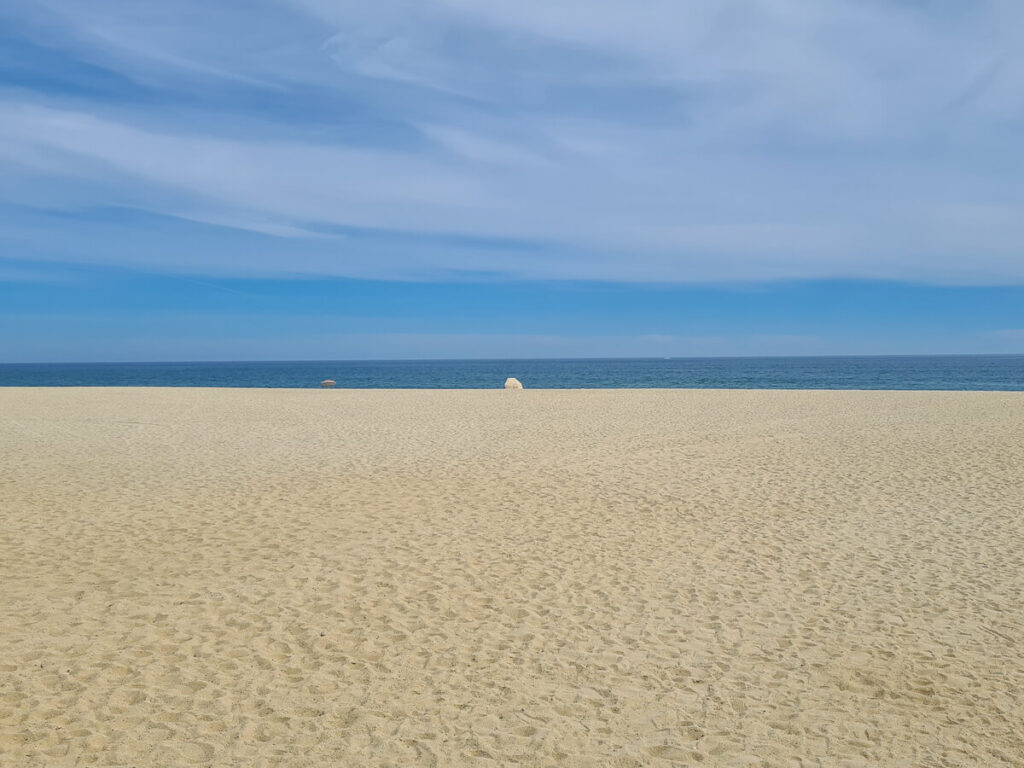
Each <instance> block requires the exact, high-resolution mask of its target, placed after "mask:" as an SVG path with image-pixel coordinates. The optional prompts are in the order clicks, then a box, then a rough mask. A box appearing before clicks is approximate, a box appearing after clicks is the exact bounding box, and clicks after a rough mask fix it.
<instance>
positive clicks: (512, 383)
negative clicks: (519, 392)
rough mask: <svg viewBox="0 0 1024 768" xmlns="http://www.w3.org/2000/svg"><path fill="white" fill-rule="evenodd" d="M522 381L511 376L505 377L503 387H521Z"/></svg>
mask: <svg viewBox="0 0 1024 768" xmlns="http://www.w3.org/2000/svg"><path fill="white" fill-rule="evenodd" d="M522 388H523V383H522V382H521V381H520V380H519V379H513V378H512V377H511V376H510V377H509V378H507V379H505V389H522Z"/></svg>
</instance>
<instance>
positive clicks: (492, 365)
mask: <svg viewBox="0 0 1024 768" xmlns="http://www.w3.org/2000/svg"><path fill="white" fill-rule="evenodd" d="M508 376H515V377H517V378H518V379H519V380H520V381H522V382H523V385H524V386H525V387H526V388H528V389H576V388H579V389H593V388H611V389H622V388H708V389H916V390H920V389H935V390H979V391H980V390H1016V391H1024V355H939V356H924V355H920V356H886V357H715V358H651V359H586V360H582V359H573V360H549V359H545V360H379V361H351V360H344V361H340V360H321V361H302V362H294V361H290V362H223V363H217V362H201V363H8V364H0V386H12V387H14V386H20V387H72V386H78V387H101V386H102V387H269V388H283V387H288V388H315V387H319V386H320V382H321V381H322V380H323V379H334V380H335V381H336V382H337V386H338V387H339V388H369V389H390V388H396V389H492V388H498V387H501V386H502V385H503V384H504V382H505V378H506V377H508Z"/></svg>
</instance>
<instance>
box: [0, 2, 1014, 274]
mask: <svg viewBox="0 0 1024 768" xmlns="http://www.w3.org/2000/svg"><path fill="white" fill-rule="evenodd" d="M4 13H5V14H6V15H7V16H8V21H9V22H10V25H9V27H10V28H11V29H13V30H15V32H14V35H15V36H16V37H19V38H20V39H22V40H23V41H28V42H29V43H31V44H32V45H34V46H36V47H38V48H39V49H40V50H43V51H46V52H48V54H40V57H42V58H43V59H45V57H46V55H52V56H54V57H56V56H57V55H58V54H60V55H61V56H66V57H70V60H72V61H82V62H88V63H89V64H90V65H92V66H95V67H99V68H101V70H102V71H103V72H107V73H113V74H111V77H113V76H115V75H116V76H118V77H121V78H122V79H123V82H124V83H134V84H136V85H138V86H139V87H141V88H142V89H143V92H141V93H136V92H134V91H132V92H129V89H127V86H119V85H118V84H117V83H116V82H115V83H113V84H112V85H109V86H108V87H107V90H106V91H102V92H101V93H99V94H97V92H96V88H95V87H92V86H90V88H85V87H77V86H76V87H71V86H70V85H69V86H68V87H63V88H58V87H54V86H53V84H52V81H53V79H54V78H53V77H50V78H49V79H46V80H45V82H44V80H43V79H38V80H32V79H31V78H27V79H26V81H25V82H23V83H20V84H15V85H16V87H10V88H3V89H0V99H2V102H0V115H2V116H0V139H2V142H0V172H3V171H7V174H6V176H7V179H8V181H7V182H0V201H2V202H6V203H7V204H16V205H30V206H37V207H58V208H63V209H75V208H82V207H83V206H87V205H88V206H95V205H100V206H131V207H133V208H142V209H146V210H149V211H152V212H154V213H158V214H164V215H172V216H177V217H184V218H190V219H194V220H196V221H200V222H214V223H223V224H224V225H226V226H229V227H232V228H243V229H249V230H252V231H254V232H260V233H264V234H267V235H270V236H273V237H275V238H278V239H280V240H282V241H286V242H283V243H280V244H279V248H280V256H279V258H278V259H274V258H273V257H271V256H267V255H266V253H267V251H264V256H262V257H261V258H259V259H253V260H246V259H244V258H239V256H238V254H237V253H232V254H231V255H230V257H227V256H224V255H222V254H219V253H217V252H210V253H208V254H204V259H202V260H201V261H202V264H205V265H206V268H207V269H210V270H214V271H219V272H222V271H225V270H228V271H236V272H239V273H252V272H265V271H281V272H286V271H305V272H322V273H327V274H348V275H352V274H357V275H361V276H373V275H378V276H388V277H393V276H401V275H403V274H404V275H412V274H415V275H416V276H417V277H422V276H424V275H425V274H429V273H430V271H431V270H433V271H435V272H436V274H438V275H444V274H447V273H448V272H449V271H451V270H467V269H476V270H480V271H482V272H488V273H494V272H500V273H505V274H508V275H510V276H514V277H529V278H591V279H601V280H678V281H689V280H722V279H738V280H761V279H773V278H814V277H870V278H882V279H900V280H924V281H937V282H953V283H979V282H996V283H998V282H1003V283H1021V282H1024V258H1022V256H1021V252H1020V243H1022V242H1024V160H1022V159H1021V157H1020V153H1019V152H1017V151H1016V145H1017V143H1018V142H1019V140H1018V138H1017V137H1018V135H1019V128H1020V125H1021V124H1024V45H1020V43H1021V40H1020V39H1019V38H1020V34H1021V33H1020V30H1021V29H1024V6H1022V5H1020V4H1019V3H1016V2H1009V0H983V1H979V2H977V3H971V4H952V3H904V2H881V1H880V0H873V1H872V2H854V0H825V1H822V0H786V2H765V1H764V0H714V1H713V0H699V1H696V2H689V3H678V2H670V1H669V0H646V1H645V2H640V3H633V4H629V3H623V2H617V1H613V0H591V1H590V2H582V1H580V2H575V1H574V2H563V3H554V4H552V3H545V2H541V0H518V1H517V2H511V0H486V2H466V1H465V0H430V1H428V2H415V3H414V2H411V1H410V2H394V3H386V4H366V3H356V2H336V1H335V0H331V1H330V2H328V0H287V1H286V0H280V1H279V2H269V1H268V0H261V2H257V3H255V4H254V5H253V6H252V8H249V9H247V10H245V11H242V10H232V9H230V8H228V7H227V6H222V5H219V4H210V3H198V2H195V1H194V0H183V2H181V3H175V4H159V3H152V2H137V1H136V2H127V1H126V0H97V2H95V3H89V4H87V5H83V4H80V3H73V2H70V0H67V1H65V0H46V2H28V3H26V4H25V5H24V6H21V7H19V8H16V9H8V10H6V11H4ZM62 61H63V59H62ZM53 66H55V67H59V66H61V65H60V64H59V63H58V64H54V65H53ZM50 74H51V75H52V74H53V73H50ZM58 79H59V78H58ZM140 84H141V85H140ZM101 90H102V89H101ZM332 227H334V228H346V227H357V228H368V229H373V230H378V231H382V232H393V233H399V234H402V235H403V236H404V237H413V238H414V237H416V236H418V235H422V236H425V237H429V238H435V239H436V238H456V239H457V238H460V237H462V238H466V237H468V238H477V239H487V238H494V239H499V240H502V239H514V240H516V241H521V242H532V243H534V244H536V245H537V246H538V248H537V249H534V250H532V251H531V250H530V249H528V248H527V249H523V250H521V251H517V252H514V253H513V252H510V251H509V250H508V249H494V250H488V249H487V248H474V249H471V250H466V249H465V248H459V247H452V248H445V247H443V246H441V245H438V244H437V242H435V243H434V244H432V245H430V246H429V247H424V248H422V249H417V248H416V247H415V246H414V245H409V244H408V241H407V246H408V247H402V248H393V249H390V250H388V251H387V252H383V251H381V252H374V253H373V255H372V258H366V257H365V255H364V254H361V253H360V251H359V245H358V244H352V243H347V242H339V243H337V244H336V247H335V248H334V249H333V250H323V249H319V250H317V251H316V253H315V254H311V253H308V252H306V251H304V250H302V249H294V248H292V247H291V245H290V241H292V240H295V239H302V238H304V237H306V236H309V235H313V234H316V233H322V232H323V231H325V229H327V228H332ZM59 234H60V233H59V232H58V233H49V235H47V236H49V237H51V238H55V237H57V236H59ZM37 245H38V247H36V248H34V249H33V253H34V255H35V257H37V258H42V257H45V256H46V254H48V253H55V252H56V251H58V250H59V248H58V247H57V244H56V243H55V242H50V243H47V242H42V241H40V243H38V244H37ZM98 250H99V249H90V253H91V254H94V255H93V256H91V258H107V259H109V260H110V261H111V262H116V263H120V262H123V261H126V260H131V259H136V260H143V261H144V260H145V259H147V258H150V257H149V256H147V254H145V253H140V252H138V251H137V250H135V251H133V252H130V253H129V252H126V251H121V252H119V251H118V248H117V244H116V243H113V244H111V246H110V248H109V249H107V250H106V254H107V255H106V256H105V257H98V256H96V255H95V254H96V253H97V252H98ZM161 266H162V267H168V266H170V265H169V264H167V263H163V264H161ZM201 267H202V265H201V264H197V260H195V259H189V258H187V257H182V259H181V268H182V269H186V270H192V271H194V270H196V269H198V268H201Z"/></svg>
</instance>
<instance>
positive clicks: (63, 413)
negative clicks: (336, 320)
mask: <svg viewBox="0 0 1024 768" xmlns="http://www.w3.org/2000/svg"><path fill="white" fill-rule="evenodd" d="M509 375H515V372H514V371H512V372H510V374H509ZM527 386H529V383H528V382H527ZM0 467H2V474H0V523H2V527H0V765H2V766H58V767H59V766H78V765H90V766H126V767H127V766H136V767H137V768H142V766H178V765H211V766H233V765H239V766H243V765H244V766H311V767H312V766H330V765H344V766H406V765H408V766H505V765H513V764H514V765H520V766H615V767H616V768H626V767H628V766H671V765H690V764H692V765H703V766H730V767H732V766H786V767H787V768H788V767H791V766H792V767H794V768H795V767H797V766H800V767H801V768H806V767H809V766H908V767H909V766H974V765H978V766H983V765H984V766H1020V765H1024V732H1022V730H1021V723H1022V722H1024V640H1022V638H1024V607H1022V606H1024V469H1022V468H1024V393H1019V392H1017V393H1014V392H1005V393H997V392H892V391H890V392H866V391H845V392H840V391H816V392H811V391H784V390H776V391H767V390H761V391H757V390H749V391H745V390H717V391H716V390H644V391H641V390H563V391H553V390H547V391H541V390H531V389H526V390H525V391H516V392H505V391H500V390H494V391H484V390H467V391H452V390H438V391H424V390H404V391H403V390H377V391H370V390H345V389H335V390H324V391H320V390H287V389H284V390H258V389H251V390H246V389H198V388H197V389H160V388H81V389H80V388H13V387H12V388H0Z"/></svg>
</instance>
